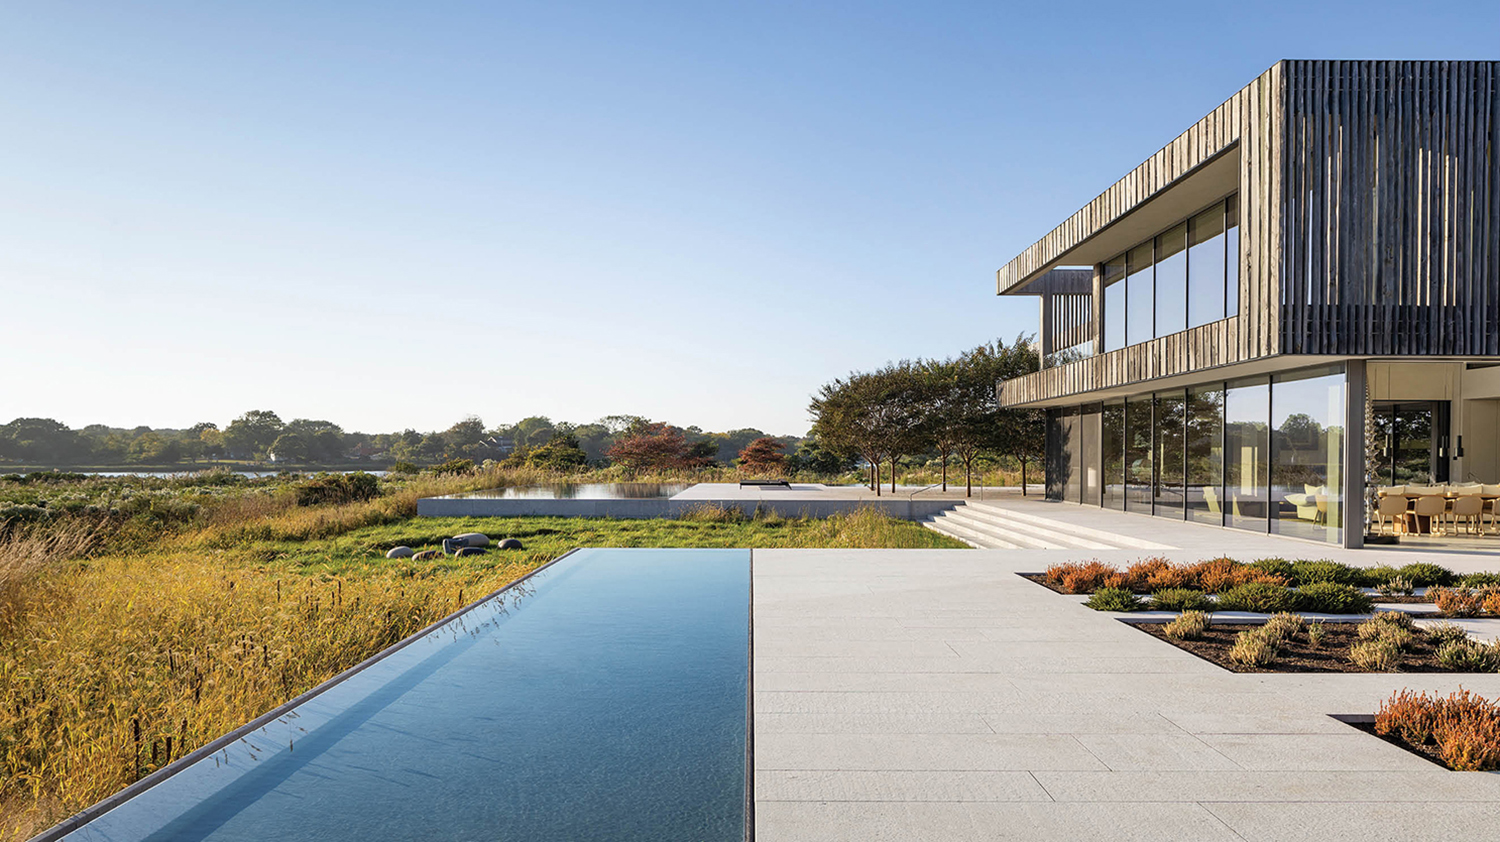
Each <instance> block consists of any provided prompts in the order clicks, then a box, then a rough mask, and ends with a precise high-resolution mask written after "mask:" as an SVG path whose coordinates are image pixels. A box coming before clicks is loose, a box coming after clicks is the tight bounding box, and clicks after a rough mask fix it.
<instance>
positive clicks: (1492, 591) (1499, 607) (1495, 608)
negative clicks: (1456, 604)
mask: <svg viewBox="0 0 1500 842" xmlns="http://www.w3.org/2000/svg"><path fill="white" fill-rule="evenodd" d="M1479 592H1480V593H1482V594H1484V599H1483V601H1481V602H1480V603H1479V607H1480V608H1482V609H1483V610H1484V613H1486V614H1500V587H1497V586H1495V585H1485V586H1484V587H1483V588H1481V589H1480V591H1479Z"/></svg>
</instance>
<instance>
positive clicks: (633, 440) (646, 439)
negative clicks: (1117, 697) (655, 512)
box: [608, 422, 703, 472]
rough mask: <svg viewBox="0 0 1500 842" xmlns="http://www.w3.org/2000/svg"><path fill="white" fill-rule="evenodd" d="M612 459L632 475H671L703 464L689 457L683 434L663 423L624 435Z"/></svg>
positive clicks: (611, 454) (618, 442) (610, 454)
mask: <svg viewBox="0 0 1500 842" xmlns="http://www.w3.org/2000/svg"><path fill="white" fill-rule="evenodd" d="M608 455H609V458H610V459H611V460H612V461H614V462H617V463H619V464H621V465H624V466H625V467H626V468H627V469H628V470H630V471H631V472H637V471H653V470H654V471H670V470H679V469H683V468H696V467H701V465H702V464H703V463H702V461H700V460H695V459H694V458H693V457H692V456H691V455H690V454H689V449H688V443H687V439H686V438H685V437H684V436H683V435H682V431H681V430H679V429H677V428H676V427H672V426H668V425H667V424H663V423H661V422H646V423H644V424H641V425H638V426H637V427H636V428H635V429H634V430H633V431H628V432H626V433H625V434H623V435H621V436H620V438H618V439H616V441H615V443H614V444H613V445H611V446H610V448H609V453H608Z"/></svg>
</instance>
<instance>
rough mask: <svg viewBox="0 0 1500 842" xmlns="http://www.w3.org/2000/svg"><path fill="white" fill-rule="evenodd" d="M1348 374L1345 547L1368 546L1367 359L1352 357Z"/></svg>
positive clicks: (1345, 407) (1345, 409)
mask: <svg viewBox="0 0 1500 842" xmlns="http://www.w3.org/2000/svg"><path fill="white" fill-rule="evenodd" d="M1345 366H1346V369H1345V371H1346V373H1345V375H1344V546H1345V547H1348V548H1350V549H1359V548H1360V547H1363V546H1364V545H1365V517H1366V516H1367V510H1368V509H1369V505H1368V504H1367V502H1366V501H1365V449H1366V447H1368V444H1367V443H1366V441H1365V361H1364V360H1349V361H1348V362H1347V363H1345Z"/></svg>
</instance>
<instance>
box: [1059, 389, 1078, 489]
mask: <svg viewBox="0 0 1500 842" xmlns="http://www.w3.org/2000/svg"><path fill="white" fill-rule="evenodd" d="M1062 433H1063V454H1062V455H1063V459H1064V460H1066V462H1067V466H1068V478H1067V480H1066V481H1065V482H1064V483H1063V499H1064V500H1067V501H1068V502H1069V503H1077V502H1079V501H1080V500H1082V499H1083V497H1082V494H1083V459H1082V458H1081V457H1082V456H1083V452H1082V445H1083V435H1082V430H1080V429H1079V425H1078V408H1077V407H1070V408H1068V409H1066V410H1064V411H1063V417H1062Z"/></svg>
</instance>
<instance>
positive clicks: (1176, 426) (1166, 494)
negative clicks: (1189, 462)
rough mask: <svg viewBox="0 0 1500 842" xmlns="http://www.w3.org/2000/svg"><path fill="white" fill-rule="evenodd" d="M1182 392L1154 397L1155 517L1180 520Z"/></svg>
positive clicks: (1183, 403)
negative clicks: (1156, 515)
mask: <svg viewBox="0 0 1500 842" xmlns="http://www.w3.org/2000/svg"><path fill="white" fill-rule="evenodd" d="M1186 411H1187V397H1186V395H1185V394H1184V393H1183V392H1165V393H1162V394H1159V395H1157V396H1156V423H1155V428H1156V458H1155V460H1154V461H1155V462H1156V514H1158V515H1161V516H1162V517H1174V518H1177V519H1178V520H1181V519H1182V516H1183V515H1182V512H1183V463H1182V460H1183V446H1182V445H1183V441H1182V438H1183V416H1184V414H1185V412H1186Z"/></svg>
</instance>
